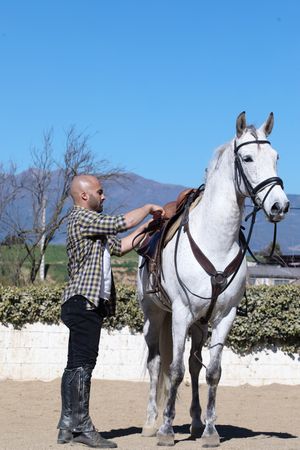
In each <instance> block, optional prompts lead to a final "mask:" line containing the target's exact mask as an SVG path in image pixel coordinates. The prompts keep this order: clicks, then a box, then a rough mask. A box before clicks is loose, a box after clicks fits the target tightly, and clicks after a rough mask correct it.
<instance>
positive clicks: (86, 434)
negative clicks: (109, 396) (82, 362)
mask: <svg viewBox="0 0 300 450" xmlns="http://www.w3.org/2000/svg"><path fill="white" fill-rule="evenodd" d="M92 371H93V368H92V367H89V366H85V367H78V368H77V369H76V374H75V376H74V379H73V380H72V384H71V399H72V432H73V442H74V443H80V444H85V445H87V446H88V447H91V448H116V447H117V444H115V443H114V442H112V441H108V440H107V439H104V438H103V437H102V436H101V435H100V433H99V432H98V431H97V430H96V429H95V427H94V425H93V423H92V420H91V418H90V415H89V401H90V389H91V377H92Z"/></svg>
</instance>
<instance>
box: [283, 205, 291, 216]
mask: <svg viewBox="0 0 300 450" xmlns="http://www.w3.org/2000/svg"><path fill="white" fill-rule="evenodd" d="M289 209H290V202H287V203H286V205H285V207H284V208H283V212H284V214H286V213H287V212H288V210H289Z"/></svg>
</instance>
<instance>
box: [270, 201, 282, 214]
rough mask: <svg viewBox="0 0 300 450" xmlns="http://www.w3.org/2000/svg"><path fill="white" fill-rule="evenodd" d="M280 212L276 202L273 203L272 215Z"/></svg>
mask: <svg viewBox="0 0 300 450" xmlns="http://www.w3.org/2000/svg"><path fill="white" fill-rule="evenodd" d="M280 212H281V208H280V205H279V203H278V202H276V203H274V205H273V206H272V208H271V213H272V214H278V213H280Z"/></svg>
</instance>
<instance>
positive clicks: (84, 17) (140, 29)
mask: <svg viewBox="0 0 300 450" xmlns="http://www.w3.org/2000/svg"><path fill="white" fill-rule="evenodd" d="M299 21H300V2H299V1H298V0H286V1H282V0H252V1H251V2H238V1H235V0H226V1H223V0H215V1H208V0H207V1H201V0H198V1H196V0H185V1H183V0H181V1H179V0H151V1H150V0H147V1H146V0H103V1H102V0H60V1H58V0H51V1H50V0H49V1H48V0H44V1H41V0H38V1H33V0H26V1H21V0H20V1H16V0H2V1H1V4H0V54H1V71H0V99H1V100H0V154H1V157H0V161H1V162H3V163H4V164H7V163H8V161H9V160H10V159H11V160H12V161H14V162H16V163H17V166H18V168H19V170H23V169H26V168H27V167H28V166H29V165H30V150H31V148H32V147H33V146H35V147H39V146H40V145H41V143H42V134H43V132H44V131H45V130H48V129H50V128H52V127H53V129H54V136H55V139H54V144H55V149H56V150H55V152H56V157H57V158H59V157H60V156H61V153H62V150H63V142H64V130H66V129H67V128H68V127H69V126H70V125H72V124H74V125H76V127H77V130H78V131H83V132H85V133H86V134H89V135H90V145H91V147H92V149H93V151H94V153H95V154H96V156H97V157H98V158H99V159H103V158H105V159H107V160H108V161H110V163H111V164H112V166H121V167H123V168H124V169H126V170H128V171H133V172H135V173H137V174H139V175H141V176H144V177H146V178H151V179H154V180H157V181H160V182H165V183H173V184H182V185H186V186H197V185H199V184H200V183H201V182H202V181H203V174H204V170H205V167H207V165H208V162H209V160H210V158H211V156H212V154H213V151H214V149H215V148H216V147H218V146H219V145H221V144H223V143H224V142H227V141H228V140H230V139H231V138H233V137H234V133H235V121H236V117H237V115H238V114H239V113H240V112H241V111H243V110H245V111H246V113H247V118H248V122H249V123H254V124H255V125H257V126H260V125H261V123H262V122H264V120H265V119H266V118H267V116H268V114H269V112H270V111H273V112H274V115H275V127H274V131H273V133H272V135H271V141H272V144H273V146H274V148H276V149H277V150H278V151H279V153H280V161H279V175H280V176H281V177H282V178H283V179H284V182H285V187H286V191H287V192H288V193H293V194H300V183H299V170H300V144H299V137H298V131H299V128H300V73H299V72H300V71H299V67H300V61H299V55H300V29H299Z"/></svg>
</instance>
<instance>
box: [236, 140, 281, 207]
mask: <svg viewBox="0 0 300 450" xmlns="http://www.w3.org/2000/svg"><path fill="white" fill-rule="evenodd" d="M250 144H257V145H259V144H270V145H271V142H270V141H267V140H259V139H255V140H253V141H247V142H243V143H242V144H240V145H238V146H237V145H236V140H235V141H234V155H235V161H234V165H235V179H236V183H237V186H238V190H239V191H240V193H241V194H242V192H241V189H240V180H241V179H242V180H243V182H244V185H245V187H246V190H247V192H248V195H249V197H250V198H251V200H252V201H253V203H254V205H255V206H256V207H257V208H258V209H261V208H263V209H264V203H265V201H266V198H267V197H268V195H269V194H270V192H271V190H272V189H273V188H274V187H275V186H277V185H279V186H281V188H282V189H283V181H282V179H281V178H279V177H270V178H267V179H266V180H264V181H262V182H261V183H259V184H258V185H257V186H255V187H253V186H252V185H251V183H250V181H249V180H248V178H247V176H246V174H245V172H244V169H243V165H242V162H241V157H240V155H239V153H238V151H239V149H240V148H241V147H243V146H244V145H250ZM267 186H270V189H269V190H268V191H267V193H266V195H265V196H264V198H263V200H262V202H261V201H259V199H258V198H257V194H258V193H259V192H261V191H262V190H263V189H264V188H265V187H267Z"/></svg>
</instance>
